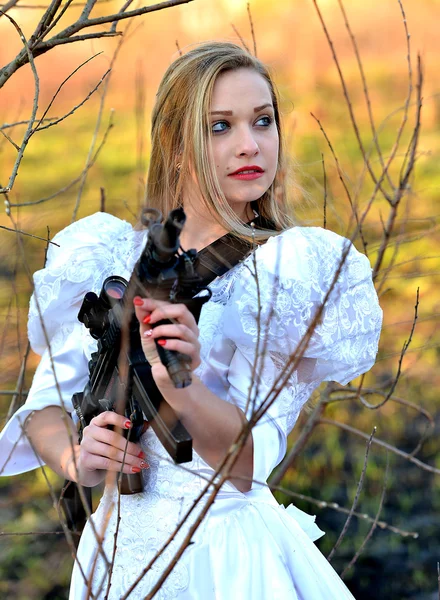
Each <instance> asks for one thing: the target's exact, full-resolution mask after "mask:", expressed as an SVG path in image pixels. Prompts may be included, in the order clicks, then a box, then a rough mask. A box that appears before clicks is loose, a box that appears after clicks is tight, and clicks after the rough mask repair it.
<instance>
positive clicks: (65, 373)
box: [0, 213, 136, 475]
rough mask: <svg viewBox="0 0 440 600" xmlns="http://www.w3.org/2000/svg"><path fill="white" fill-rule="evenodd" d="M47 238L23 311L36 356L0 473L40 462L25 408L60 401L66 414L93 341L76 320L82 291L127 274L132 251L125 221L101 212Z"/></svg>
mask: <svg viewBox="0 0 440 600" xmlns="http://www.w3.org/2000/svg"><path fill="white" fill-rule="evenodd" d="M53 242H55V243H56V244H57V245H54V244H51V245H50V248H49V251H48V255H47V261H46V266H45V268H44V269H42V270H40V271H37V272H36V273H35V274H34V294H33V295H32V298H31V301H30V309H29V320H28V335H29V340H30V343H31V347H32V349H33V350H34V351H35V352H36V353H37V354H41V355H42V358H41V361H40V364H39V366H38V368H37V370H36V372H35V376H34V379H33V383H32V386H31V389H30V391H29V395H28V398H27V401H26V403H25V404H24V405H23V406H22V407H21V408H20V409H19V410H18V411H17V412H16V413H15V414H14V415H13V417H12V418H11V420H10V421H9V422H8V423H7V425H6V426H5V428H4V429H3V431H2V433H1V435H0V473H2V474H3V475H14V474H17V473H22V472H25V471H29V470H31V469H35V468H37V467H38V466H39V465H40V462H39V460H38V459H37V457H36V456H35V453H34V452H33V450H32V448H31V446H30V444H29V442H28V440H27V438H26V436H25V435H24V434H23V424H24V421H25V419H26V417H27V416H28V415H29V414H30V413H31V412H33V411H35V410H41V409H43V408H45V407H47V406H51V405H62V404H63V405H64V406H65V408H66V410H67V411H68V412H72V410H73V408H72V403H71V398H72V395H73V394H74V393H75V392H78V391H81V390H82V389H84V386H85V384H86V382H87V378H88V360H89V358H90V354H91V352H92V351H93V350H94V349H95V343H94V341H93V340H92V338H91V337H90V335H89V334H88V332H87V330H86V329H85V327H84V326H83V325H82V324H81V323H80V322H79V321H78V319H77V315H78V310H79V308H80V306H81V303H82V300H83V298H84V295H85V294H86V293H87V292H89V291H94V292H95V293H99V291H100V289H101V286H102V282H103V281H104V279H105V278H106V277H108V276H109V275H115V274H117V275H121V276H123V277H129V275H130V272H131V269H132V267H133V264H134V262H133V260H130V249H131V251H132V252H133V253H135V251H136V249H135V239H134V232H133V229H132V227H131V225H130V224H129V223H127V222H125V221H121V220H120V219H117V218H116V217H113V216H111V215H108V214H106V213H96V214H94V215H92V216H90V217H86V218H84V219H81V220H80V221H77V222H75V223H73V224H72V225H70V226H68V227H67V228H65V229H64V230H63V231H61V232H60V233H58V234H57V235H56V236H55V237H54V239H53ZM118 248H124V252H123V253H122V252H118ZM42 322H43V323H44V329H43V326H42ZM44 331H45V332H46V334H45V333H44ZM49 348H50V351H49Z"/></svg>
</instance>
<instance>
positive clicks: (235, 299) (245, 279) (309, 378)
mask: <svg viewBox="0 0 440 600" xmlns="http://www.w3.org/2000/svg"><path fill="white" fill-rule="evenodd" d="M338 269H339V275H338V276H337V278H336V283H335V284H334V285H333V284H332V282H333V280H334V279H335V275H336V274H337V273H338ZM322 305H324V309H323V312H322V314H321V317H320V319H319V320H318V324H317V326H316V327H315V328H314V330H313V332H312V335H311V337H310V339H309V340H308V343H307V344H306V345H305V348H304V347H303V346H302V345H301V344H303V342H302V339H303V337H304V336H305V334H306V332H307V329H308V327H309V325H310V323H311V322H312V321H313V319H314V316H315V314H316V311H317V310H318V309H319V308H320V306H322ZM381 323H382V311H381V309H380V307H379V304H378V299H377V294H376V291H375V289H374V286H373V282H372V278H371V267H370V264H369V261H368V259H367V258H366V257H365V256H364V255H363V254H361V253H359V252H358V251H357V250H356V249H355V247H354V246H353V245H352V244H351V243H350V242H349V240H347V239H345V238H343V237H340V236H338V235H336V234H335V233H332V232H330V231H327V230H323V229H320V228H302V227H297V228H294V229H291V230H288V231H285V232H283V233H282V234H280V235H278V236H277V237H274V238H271V239H270V240H269V241H268V242H267V243H266V244H265V245H264V246H261V247H260V248H258V249H257V250H256V252H255V256H254V257H252V256H251V257H250V258H248V259H247V260H246V261H245V263H244V265H243V266H242V269H241V272H240V276H239V277H237V278H236V280H235V282H234V286H233V291H232V293H231V295H230V298H229V302H228V306H227V308H226V310H225V314H224V335H225V337H226V338H227V339H228V340H229V341H230V343H231V344H233V346H234V347H235V352H234V355H233V357H232V360H231V364H230V368H229V372H228V382H229V400H230V401H231V402H234V403H235V404H237V405H238V406H239V407H240V408H241V409H242V410H244V411H245V412H246V413H247V417H248V418H250V416H251V415H252V413H253V411H255V410H258V409H261V408H262V409H264V410H263V411H262V412H263V413H264V415H263V416H262V418H261V419H260V421H259V422H258V424H257V425H256V426H255V427H254V429H253V438H254V479H257V480H258V479H259V480H262V481H265V480H266V479H267V477H268V476H269V474H270V472H271V471H272V469H273V468H274V467H275V466H276V465H277V464H278V463H279V462H280V461H281V460H282V458H283V456H284V454H285V451H286V439H287V435H288V434H289V433H290V431H291V429H292V428H293V425H294V424H295V422H296V420H297V418H298V415H299V412H300V410H301V408H302V406H303V405H304V403H305V402H306V401H307V399H308V398H309V397H310V395H311V393H312V392H313V390H314V389H315V388H316V387H317V386H318V385H319V384H320V383H321V382H323V381H336V382H338V383H341V384H342V385H345V384H347V383H348V382H349V381H350V380H352V379H353V378H355V377H357V376H358V375H360V374H362V373H364V372H366V371H367V370H368V369H370V368H371V366H372V365H373V364H374V361H375V357H376V353H377V348H378V340H379V335H380V328H381ZM299 348H302V352H301V353H300V359H299V361H298V364H297V367H296V369H295V370H294V371H293V372H292V373H291V375H290V377H288V379H287V381H286V382H285V385H283V386H282V387H281V389H280V390H279V392H278V393H277V392H274V391H273V386H274V385H276V383H277V381H279V377H280V376H281V375H282V373H283V372H284V371H285V369H286V367H287V365H288V363H289V360H290V358H291V357H292V356H293V355H295V353H296V352H297V351H298V349H299Z"/></svg>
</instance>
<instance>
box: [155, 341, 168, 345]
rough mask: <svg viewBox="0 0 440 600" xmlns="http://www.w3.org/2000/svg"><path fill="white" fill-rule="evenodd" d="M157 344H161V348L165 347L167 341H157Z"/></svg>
mask: <svg viewBox="0 0 440 600" xmlns="http://www.w3.org/2000/svg"><path fill="white" fill-rule="evenodd" d="M157 343H158V344H159V346H165V344H166V343H167V341H166V340H157Z"/></svg>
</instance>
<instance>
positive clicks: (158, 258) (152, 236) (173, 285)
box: [60, 209, 275, 533]
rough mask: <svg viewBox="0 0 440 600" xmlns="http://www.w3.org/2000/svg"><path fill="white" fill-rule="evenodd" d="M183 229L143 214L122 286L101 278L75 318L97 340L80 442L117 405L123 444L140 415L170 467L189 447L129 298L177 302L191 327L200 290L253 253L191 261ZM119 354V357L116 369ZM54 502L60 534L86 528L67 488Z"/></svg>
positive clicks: (214, 249)
mask: <svg viewBox="0 0 440 600" xmlns="http://www.w3.org/2000/svg"><path fill="white" fill-rule="evenodd" d="M184 222H185V214H184V212H183V210H182V209H177V210H174V211H171V212H170V214H169V216H168V218H167V220H166V222H165V224H164V225H161V214H160V212H159V211H156V210H154V209H146V210H144V212H143V215H142V223H143V224H144V225H145V226H146V227H148V240H147V244H146V246H145V250H144V251H143V253H142V255H141V257H140V259H139V261H138V262H137V264H136V266H135V268H134V271H133V275H132V277H131V279H130V282H129V283H127V282H126V281H125V280H124V279H123V278H122V277H118V276H114V277H109V278H108V279H106V280H105V281H104V284H103V286H102V290H101V294H100V296H99V297H97V296H96V294H94V293H93V292H89V293H88V294H86V296H85V298H84V301H83V305H82V307H81V309H80V312H79V314H78V318H79V320H80V321H81V322H83V323H84V324H85V325H86V327H88V328H89V330H90V333H91V335H92V336H93V337H94V338H95V339H97V340H98V351H97V352H96V353H94V354H93V355H92V359H91V361H90V364H89V368H90V380H89V383H88V384H87V386H86V388H85V390H84V391H83V392H81V393H79V394H74V396H73V399H72V400H73V404H74V406H75V411H76V412H77V414H78V417H79V422H80V439H81V436H82V430H83V429H84V427H85V426H86V425H87V424H88V423H89V422H90V420H91V419H92V418H93V416H95V415H96V414H99V413H100V412H103V411H105V410H111V409H112V408H113V407H114V406H115V399H119V401H117V402H116V410H118V412H120V411H121V409H125V410H126V414H127V416H128V417H129V418H130V419H131V421H132V423H133V427H132V429H130V431H129V432H128V435H129V436H130V438H131V439H132V440H134V441H136V440H137V439H138V438H139V437H140V435H141V433H142V427H143V424H144V422H143V415H142V413H144V414H145V417H146V418H147V420H148V421H149V422H150V424H151V426H152V428H153V430H154V431H155V433H156V434H157V436H158V438H159V440H160V441H161V442H162V444H163V446H164V447H165V448H166V449H167V451H168V452H169V454H170V456H171V457H172V458H173V459H174V460H175V461H176V462H177V463H181V462H185V461H187V460H188V461H189V460H191V456H192V440H191V437H190V436H189V434H188V433H187V432H186V430H185V429H184V427H183V425H182V424H181V423H180V422H179V421H178V420H177V417H176V415H175V413H174V411H173V410H172V409H171V407H170V406H169V405H168V404H167V403H166V402H165V401H164V400H163V398H162V395H161V394H160V392H159V390H158V388H157V386H156V385H155V383H154V380H153V377H152V375H151V368H150V366H149V364H148V363H147V361H146V359H145V356H144V353H143V350H142V347H141V345H140V337H139V323H138V322H137V319H136V317H135V315H134V311H133V302H132V300H133V297H134V296H135V295H137V294H139V295H141V296H143V295H152V296H153V297H154V298H158V299H164V300H168V301H171V302H183V303H184V304H186V305H187V306H188V308H189V310H191V312H192V313H193V315H194V317H195V318H196V320H197V321H198V318H199V316H200V311H201V308H202V305H203V304H204V303H205V302H206V301H207V300H209V298H210V297H211V292H210V290H209V289H208V288H207V287H206V286H207V285H208V284H209V283H210V282H211V281H212V280H213V279H215V278H216V277H221V276H222V275H224V274H225V273H226V272H227V271H228V270H229V269H231V268H232V267H234V266H235V265H236V264H237V263H238V262H239V261H240V260H242V259H243V258H244V257H245V256H247V255H248V254H249V253H250V252H251V251H252V249H253V248H254V246H253V245H252V244H250V243H248V242H246V241H244V240H241V239H240V238H238V237H236V236H234V235H232V234H226V235H224V236H223V237H222V238H220V239H218V240H216V241H215V242H213V243H212V244H211V245H210V246H208V247H207V248H204V249H203V250H201V251H200V252H199V253H198V254H197V252H196V251H195V250H188V251H187V252H183V251H180V253H179V252H178V251H179V235H180V231H181V230H182V228H183V225H184ZM252 224H253V225H254V226H256V227H259V228H263V229H266V230H267V229H272V230H274V229H275V225H274V224H273V223H272V222H271V221H269V220H267V219H266V218H264V217H261V216H257V217H256V218H255V219H254V220H253V223H252ZM202 291H205V292H206V293H205V295H204V296H199V297H197V298H195V297H194V296H196V295H197V294H199V293H200V292H202ZM162 323H163V321H162ZM159 324H160V323H157V324H156V325H159ZM124 333H125V335H123V334H124ZM156 348H157V351H158V354H159V356H160V358H161V360H162V362H163V363H164V364H165V365H166V366H167V365H169V371H168V372H169V373H170V371H171V372H172V374H171V373H170V376H171V377H172V378H173V381H175V383H177V387H179V386H180V387H184V386H185V385H189V383H190V382H191V371H190V369H189V367H188V361H187V360H185V356H183V355H181V354H179V353H175V352H170V351H169V350H166V349H165V348H163V347H162V346H160V345H158V344H157V343H156ZM121 350H124V352H123V353H122V355H123V356H122V361H121V363H119V356H120V353H121V352H120V351H121ZM124 360H125V362H124ZM124 365H125V367H126V371H127V373H125V376H124V377H122V378H121V377H120V375H121V372H120V371H121V370H122V371H123V370H124V369H123V367H124ZM120 405H122V406H120ZM138 409H140V410H138ZM132 436H133V437H132ZM139 480H140V474H139V475H129V476H126V475H124V476H123V477H122V478H121V483H122V485H121V488H122V489H121V491H123V490H125V489H126V487H128V490H129V492H130V493H135V492H136V491H141V489H142V487H141V484H140V483H139ZM133 482H134V483H133ZM83 492H84V495H85V497H86V500H87V503H88V505H89V509H90V511H91V508H92V502H91V489H90V488H83ZM60 502H61V504H62V508H63V510H64V513H65V516H66V520H67V526H68V527H69V529H70V530H71V531H73V532H78V533H80V532H81V531H82V529H83V527H84V524H85V522H86V511H85V509H84V506H83V503H82V502H81V500H80V497H79V492H78V489H77V486H76V485H75V484H74V483H73V482H71V481H66V482H65V485H64V488H63V490H62V493H61V498H60Z"/></svg>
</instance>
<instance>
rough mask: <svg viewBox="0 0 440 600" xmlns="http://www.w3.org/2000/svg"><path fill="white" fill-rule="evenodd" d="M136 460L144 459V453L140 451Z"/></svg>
mask: <svg viewBox="0 0 440 600" xmlns="http://www.w3.org/2000/svg"><path fill="white" fill-rule="evenodd" d="M138 458H145V452H142V450H141V451H140V452H139V454H138Z"/></svg>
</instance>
